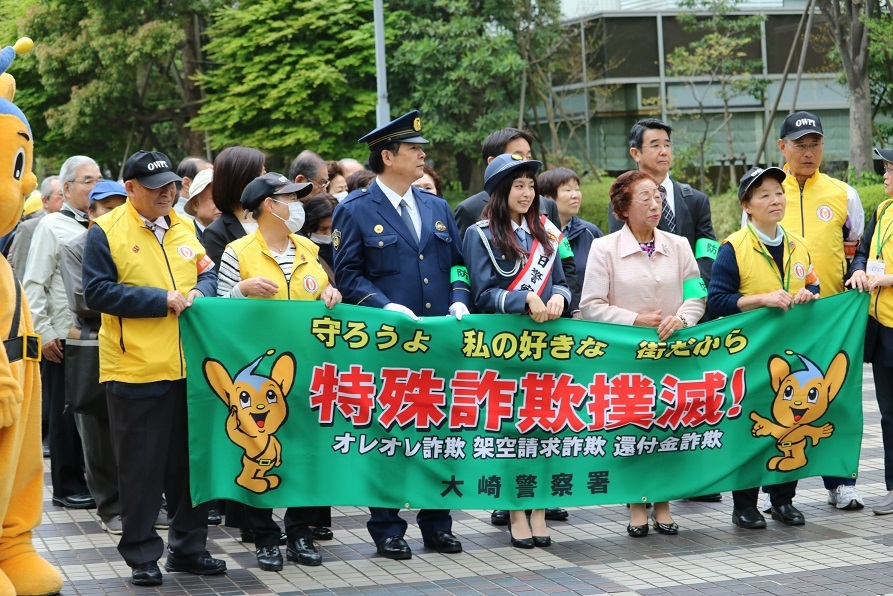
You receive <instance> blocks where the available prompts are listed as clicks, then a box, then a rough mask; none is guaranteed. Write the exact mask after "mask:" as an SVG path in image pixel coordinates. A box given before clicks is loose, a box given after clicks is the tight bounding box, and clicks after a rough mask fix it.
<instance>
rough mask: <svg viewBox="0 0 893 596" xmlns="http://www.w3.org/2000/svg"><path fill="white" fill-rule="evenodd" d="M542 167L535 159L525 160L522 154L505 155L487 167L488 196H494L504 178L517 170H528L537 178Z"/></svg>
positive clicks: (485, 176)
mask: <svg viewBox="0 0 893 596" xmlns="http://www.w3.org/2000/svg"><path fill="white" fill-rule="evenodd" d="M542 167H543V162H541V161H537V160H535V159H530V160H525V159H524V156H523V155H521V154H520V153H503V154H502V155H499V156H497V157H496V158H495V159H494V160H493V161H491V162H490V165H488V166H487V170H486V171H485V172H484V190H485V191H487V194H493V191H494V190H496V187H497V186H499V183H500V182H502V180H503V178H505V177H506V176H508V175H509V174H511V173H512V172H514V171H515V170H517V169H520V168H526V169H528V170H530V171H531V173H532V174H533V175H534V176H536V173H537V172H539V171H540V168H542Z"/></svg>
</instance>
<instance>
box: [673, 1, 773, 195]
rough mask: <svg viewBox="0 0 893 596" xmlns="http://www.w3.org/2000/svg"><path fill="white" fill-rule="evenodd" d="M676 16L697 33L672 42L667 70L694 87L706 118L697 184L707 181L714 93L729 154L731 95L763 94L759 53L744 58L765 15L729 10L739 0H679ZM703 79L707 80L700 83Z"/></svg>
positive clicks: (731, 145)
mask: <svg viewBox="0 0 893 596" xmlns="http://www.w3.org/2000/svg"><path fill="white" fill-rule="evenodd" d="M678 5H679V8H681V9H683V11H684V12H681V13H679V16H678V17H677V19H678V20H679V22H680V23H682V26H683V27H684V28H685V29H686V30H687V31H689V32H692V33H696V34H697V35H698V36H699V38H698V39H696V40H695V41H693V42H692V43H690V44H689V45H687V46H683V47H679V48H676V49H675V50H674V51H673V52H671V53H670V55H668V56H667V71H668V74H669V75H670V76H675V77H681V78H682V79H683V80H685V81H686V82H687V84H688V85H689V86H690V88H691V90H692V95H693V97H694V99H695V101H696V102H697V104H698V106H699V109H698V110H696V113H695V114H694V115H695V116H696V117H698V118H699V119H700V120H702V122H703V123H704V129H703V134H702V136H701V139H700V142H699V147H700V157H699V161H700V165H699V169H700V174H701V186H704V184H705V179H704V178H705V175H704V174H705V168H706V163H705V161H706V160H705V157H704V151H705V149H706V146H707V142H708V140H709V137H710V136H712V135H711V134H710V132H709V128H710V121H711V120H712V119H713V118H712V116H711V115H709V108H710V104H711V103H713V101H712V97H716V99H718V100H719V101H720V102H721V104H722V111H723V114H722V115H723V120H722V127H723V128H724V129H725V131H726V147H727V151H728V156H729V157H730V158H734V156H735V146H734V143H733V141H732V129H731V125H730V121H731V117H732V115H731V111H730V109H729V105H730V103H731V101H732V99H734V98H735V97H738V96H741V95H751V96H753V97H754V98H756V99H757V100H758V101H760V102H762V101H763V100H764V96H765V91H766V86H767V81H766V80H765V79H763V78H761V77H757V76H753V73H758V72H760V71H761V67H762V62H761V60H759V59H754V60H750V59H748V58H747V52H746V48H747V46H748V45H750V44H752V43H754V42H756V41H759V38H760V23H761V22H762V21H763V20H765V16H764V15H750V16H743V15H733V14H732V13H733V12H734V10H735V9H736V7H737V0H679V2H678ZM703 83H706V85H704V84H703ZM729 179H730V181H731V183H733V184H734V182H735V181H736V180H737V179H738V176H737V172H736V171H735V165H734V161H731V160H730V162H729Z"/></svg>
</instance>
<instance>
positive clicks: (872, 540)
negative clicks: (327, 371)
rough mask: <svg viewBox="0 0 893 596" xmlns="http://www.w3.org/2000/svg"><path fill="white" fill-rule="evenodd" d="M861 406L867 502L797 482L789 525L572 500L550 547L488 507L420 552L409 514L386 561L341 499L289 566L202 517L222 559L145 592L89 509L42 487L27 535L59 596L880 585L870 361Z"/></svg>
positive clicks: (891, 585) (856, 590)
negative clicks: (669, 530)
mask: <svg viewBox="0 0 893 596" xmlns="http://www.w3.org/2000/svg"><path fill="white" fill-rule="evenodd" d="M866 370H868V369H866ZM863 404H864V408H865V434H864V437H863V441H862V462H861V470H860V474H861V476H860V478H859V490H860V492H861V494H862V496H863V497H864V498H865V499H866V501H867V503H868V507H867V508H866V509H863V510H861V511H839V510H837V509H835V508H834V507H833V506H831V505H828V504H827V502H826V497H827V492H826V491H825V490H824V489H823V487H822V483H821V479H817V478H812V479H809V480H804V481H801V482H800V486H799V489H798V494H797V499H796V501H795V503H796V505H797V506H798V507H799V508H800V510H801V511H802V512H803V513H804V515H805V516H806V520H807V523H806V525H805V526H801V527H797V528H792V527H787V526H784V525H782V524H781V523H779V522H774V521H772V520H769V522H768V523H769V527H768V528H767V529H766V530H756V531H754V530H750V531H748V530H741V529H739V528H736V527H735V526H733V525H732V524H731V521H730V520H731V509H732V504H731V500H732V499H731V494H729V493H726V494H725V495H724V498H723V502H722V503H715V504H714V503H710V504H707V503H693V502H687V501H678V502H674V503H673V506H672V507H673V516H674V518H675V520H676V521H677V522H678V524H679V526H680V528H681V530H680V534H679V535H678V536H661V535H658V534H656V533H654V532H652V533H651V534H649V535H648V536H647V537H646V538H643V539H633V538H629V537H627V535H626V531H625V528H626V522H627V511H626V508H625V507H623V506H622V505H621V506H604V507H588V508H581V509H573V510H571V517H570V519H569V520H568V521H567V522H559V523H551V525H550V531H551V535H552V539H553V541H554V544H553V545H552V547H550V548H548V549H535V550H532V551H521V550H517V549H514V548H512V547H510V546H509V537H508V533H507V531H506V530H505V528H496V527H493V526H491V525H490V524H489V518H490V516H489V512H485V511H465V512H454V514H453V519H454V528H453V529H454V531H455V534H456V535H457V536H458V537H460V538H461V540H462V544H463V546H464V548H465V552H463V553H462V554H460V555H452V556H450V555H441V554H439V553H436V552H433V551H429V550H427V549H425V548H424V547H423V546H422V543H421V538H420V536H419V532H418V527H417V526H416V525H415V524H412V523H411V524H410V526H409V531H408V533H407V540H408V542H409V544H410V546H411V547H412V549H413V558H412V559H411V560H409V561H390V560H387V559H383V558H382V557H379V556H378V555H377V554H376V553H375V548H374V546H372V544H371V543H370V542H369V535H368V534H367V533H366V527H365V522H366V518H367V514H366V512H365V511H364V510H361V509H358V508H353V507H343V508H337V509H335V510H333V512H332V515H333V522H334V525H333V528H332V529H333V530H334V532H335V539H334V540H331V541H328V542H322V543H319V547H320V551H321V553H322V556H323V565H322V566H321V567H314V568H307V567H298V566H296V565H294V564H290V563H286V567H285V569H284V571H282V572H281V573H269V572H262V571H259V570H258V569H257V565H256V561H255V557H254V551H253V548H251V546H252V545H244V544H242V543H241V542H239V540H238V531H234V530H231V529H229V528H225V527H223V526H218V527H211V529H210V536H209V545H208V546H209V550H210V551H211V553H212V554H213V555H214V556H216V557H221V558H223V559H224V560H226V564H227V567H228V568H229V571H228V573H227V574H226V575H224V576H218V577H210V578H202V577H196V576H191V575H188V574H179V573H178V574H164V585H163V586H162V587H161V589H160V590H156V589H155V588H137V587H135V586H133V585H131V584H130V583H129V581H128V580H129V577H130V570H129V569H128V567H127V566H126V565H125V564H124V563H123V562H122V561H121V559H120V557H119V555H118V553H117V550H116V548H115V545H116V540H115V538H114V537H112V536H109V535H108V534H106V533H104V532H103V531H102V530H101V529H100V527H99V522H98V520H97V518H96V517H95V515H94V513H93V511H72V510H66V509H61V508H58V507H53V505H52V502H51V498H50V497H51V495H50V493H49V491H48V490H46V489H45V491H44V516H43V524H42V525H41V526H40V527H39V528H38V530H37V535H36V538H35V543H36V545H37V548H38V549H39V550H40V551H41V552H42V553H43V554H44V555H45V556H47V557H48V558H49V560H50V561H52V562H54V563H55V564H56V565H57V567H58V568H59V569H61V570H62V572H63V573H64V575H65V580H66V581H65V587H64V589H63V591H62V594H66V595H71V594H90V595H95V594H131V593H138V594H151V593H156V592H157V591H160V592H162V593H166V594H190V595H198V594H234V595H235V594H304V593H306V594H329V593H331V594H427V595H434V594H516V593H520V592H523V593H525V594H538V593H550V594H604V593H610V594H710V595H711V596H713V595H717V594H763V593H766V594H810V595H816V596H817V595H820V594H890V593H893V548H891V547H893V515H891V516H885V517H878V516H875V515H873V514H872V513H871V509H870V507H871V504H872V503H873V502H875V501H878V500H879V499H880V498H881V497H882V496H883V494H884V491H885V488H884V481H883V449H882V446H881V434H880V423H879V414H878V409H877V404H876V403H875V399H874V385H873V383H872V379H871V375H870V371H869V372H868V374H867V375H865V388H864V394H863ZM47 483H49V468H47ZM278 513H281V512H278ZM404 515H406V514H404ZM767 517H768V516H767ZM407 519H409V517H407ZM888 549H889V550H888Z"/></svg>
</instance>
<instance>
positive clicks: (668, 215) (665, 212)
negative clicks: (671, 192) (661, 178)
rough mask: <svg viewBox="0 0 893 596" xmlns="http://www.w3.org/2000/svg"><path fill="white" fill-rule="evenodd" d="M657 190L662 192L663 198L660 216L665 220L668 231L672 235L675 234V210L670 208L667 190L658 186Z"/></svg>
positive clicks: (661, 196)
mask: <svg viewBox="0 0 893 596" xmlns="http://www.w3.org/2000/svg"><path fill="white" fill-rule="evenodd" d="M657 189H658V190H659V191H660V198H661V207H660V216H661V217H662V218H663V220H664V223H665V224H666V226H667V231H668V232H669V233H671V234H675V233H676V216H675V215H674V214H673V210H672V209H671V208H670V203H669V202H667V189H665V188H664V187H663V186H658V187H657Z"/></svg>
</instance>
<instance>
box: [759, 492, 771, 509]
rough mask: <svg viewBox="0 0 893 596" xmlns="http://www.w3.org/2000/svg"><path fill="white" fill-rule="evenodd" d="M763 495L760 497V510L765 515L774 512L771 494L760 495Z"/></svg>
mask: <svg viewBox="0 0 893 596" xmlns="http://www.w3.org/2000/svg"><path fill="white" fill-rule="evenodd" d="M760 495H762V496H761V497H760V509H761V510H762V511H763V513H769V512H770V511H772V500H771V499H770V498H769V493H760Z"/></svg>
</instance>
